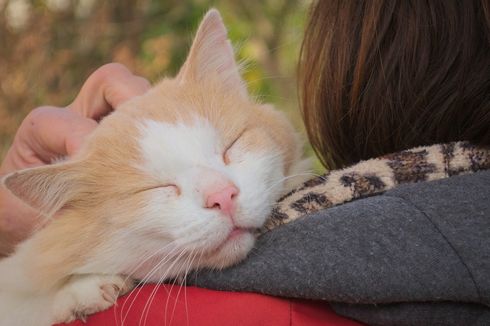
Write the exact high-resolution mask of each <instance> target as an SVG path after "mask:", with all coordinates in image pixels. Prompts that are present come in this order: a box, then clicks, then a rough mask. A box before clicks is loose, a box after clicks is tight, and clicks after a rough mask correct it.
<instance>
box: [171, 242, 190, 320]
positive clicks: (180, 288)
mask: <svg viewBox="0 0 490 326" xmlns="http://www.w3.org/2000/svg"><path fill="white" fill-rule="evenodd" d="M195 251H196V249H193V250H192V251H191V253H190V254H189V255H188V256H187V259H186V260H185V262H184V263H183V264H182V266H183V267H185V268H184V276H183V279H180V276H179V278H178V279H177V278H176V279H175V282H174V284H175V283H176V281H177V280H179V281H180V287H179V291H178V292H177V296H176V297H175V302H174V306H173V308H172V315H171V317H170V322H169V324H170V325H172V320H173V318H174V316H175V309H176V308H177V304H178V300H179V295H180V291H182V287H183V284H184V282H185V278H186V277H187V273H188V272H189V268H190V267H191V264H192V261H193V260H194V255H195ZM179 274H180V273H179ZM172 286H173V285H172ZM186 297H187V296H186V290H185V288H184V299H185V298H186Z"/></svg>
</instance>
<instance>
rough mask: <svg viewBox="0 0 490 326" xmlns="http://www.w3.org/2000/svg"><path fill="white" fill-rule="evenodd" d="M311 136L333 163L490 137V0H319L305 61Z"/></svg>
mask: <svg viewBox="0 0 490 326" xmlns="http://www.w3.org/2000/svg"><path fill="white" fill-rule="evenodd" d="M299 71H300V84H299V85H300V94H301V95H300V96H301V107H302V113H303V118H304V121H305V124H306V129H307V132H308V136H309V138H310V141H311V143H312V145H313V147H314V149H315V151H316V152H317V154H318V155H319V156H320V159H321V160H322V162H323V163H324V164H325V165H326V166H327V167H328V168H339V167H342V166H345V165H348V164H351V163H354V162H356V161H359V160H362V159H368V158H371V157H375V156H379V155H383V154H387V153H389V152H394V151H399V150H402V149H405V148H410V147H415V146H419V145H426V144H434V143H443V142H449V141H456V140H469V141H471V142H474V143H477V144H483V145H490V4H489V2H488V1H486V0H481V1H480V0H472V1H459V0H434V1H427V0H412V1H407V0H376V1H359V0H319V1H317V2H316V3H315V4H313V6H312V8H311V12H310V17H309V23H308V26H307V29H306V32H305V39H304V42H303V46H302V51H301V62H300V67H299Z"/></svg>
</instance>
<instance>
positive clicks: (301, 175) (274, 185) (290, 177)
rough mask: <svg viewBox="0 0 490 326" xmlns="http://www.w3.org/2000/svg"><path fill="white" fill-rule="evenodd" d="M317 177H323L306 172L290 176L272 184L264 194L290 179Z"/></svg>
mask: <svg viewBox="0 0 490 326" xmlns="http://www.w3.org/2000/svg"><path fill="white" fill-rule="evenodd" d="M307 175H308V176H316V177H321V175H319V174H317V173H313V172H304V173H298V174H293V175H288V176H286V177H284V178H282V179H280V180H278V181H276V182H275V183H274V184H272V185H271V186H270V187H269V188H267V189H265V191H264V192H268V191H269V190H271V189H272V188H274V187H277V186H280V185H282V183H283V182H284V181H286V180H289V179H292V178H297V177H303V176H307Z"/></svg>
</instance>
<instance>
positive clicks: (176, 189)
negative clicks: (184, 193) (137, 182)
mask: <svg viewBox="0 0 490 326" xmlns="http://www.w3.org/2000/svg"><path fill="white" fill-rule="evenodd" d="M158 189H166V190H169V191H173V192H174V193H175V194H176V195H177V196H179V195H180V188H179V187H178V186H177V185H175V184H173V183H169V184H159V185H154V186H150V187H145V188H142V189H139V190H137V191H136V192H135V193H141V192H144V191H151V190H158Z"/></svg>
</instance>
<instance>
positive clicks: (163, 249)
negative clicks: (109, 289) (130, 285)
mask: <svg viewBox="0 0 490 326" xmlns="http://www.w3.org/2000/svg"><path fill="white" fill-rule="evenodd" d="M173 244H174V241H172V242H170V243H168V244H167V245H166V246H164V247H163V248H160V249H158V250H156V251H155V252H153V253H151V252H150V253H148V254H146V255H145V256H144V257H143V259H142V260H141V262H140V263H139V264H138V265H136V266H135V267H134V268H132V269H131V270H130V271H129V272H128V273H127V275H126V278H125V279H124V283H126V282H127V281H128V279H129V278H130V277H131V276H132V274H133V273H134V272H135V271H136V270H137V269H138V268H139V267H141V265H143V264H144V263H146V262H147V261H148V260H150V259H151V258H153V257H155V256H156V255H158V254H161V253H162V252H163V251H165V250H166V249H167V248H168V247H169V246H170V245H173ZM137 286H138V285H136V286H135V288H136V287H137ZM121 291H122V289H119V291H118V292H117V294H116V298H118V297H119V295H120V293H121ZM133 291H134V289H133V290H132V291H131V292H133ZM130 296H131V293H130V294H129V296H128V298H129V297H130ZM128 298H126V300H125V301H124V302H123V305H122V307H121V316H120V318H119V319H121V321H122V309H123V308H124V305H125V303H126V301H127V299H128ZM116 304H117V302H116ZM114 319H115V321H116V325H119V319H118V318H117V312H116V309H114ZM122 326H123V325H122Z"/></svg>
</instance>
